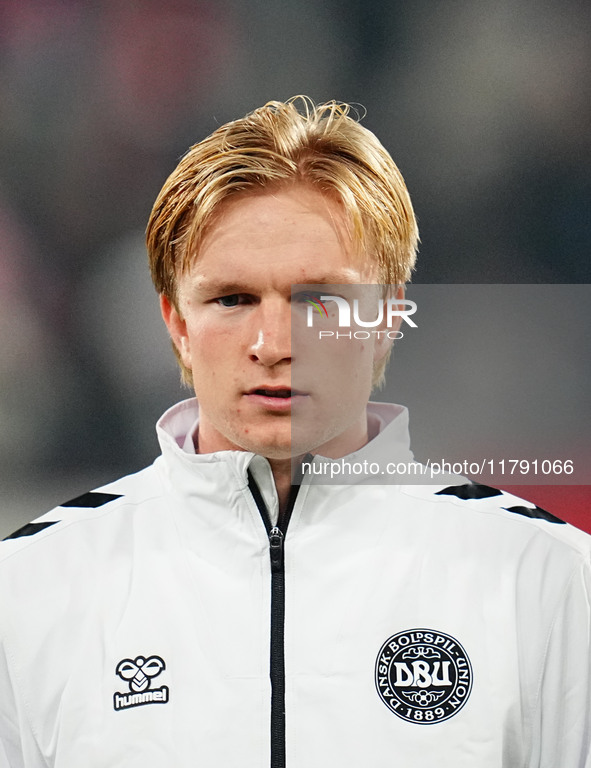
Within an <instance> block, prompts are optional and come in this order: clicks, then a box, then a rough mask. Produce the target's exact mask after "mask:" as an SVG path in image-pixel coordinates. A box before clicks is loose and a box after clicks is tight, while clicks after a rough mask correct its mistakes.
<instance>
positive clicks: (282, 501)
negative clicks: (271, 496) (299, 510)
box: [268, 459, 298, 515]
mask: <svg viewBox="0 0 591 768" xmlns="http://www.w3.org/2000/svg"><path fill="white" fill-rule="evenodd" d="M268 461H269V464H270V465H271V471H272V472H273V480H274V481H275V488H276V489H277V498H278V499H279V514H280V515H281V514H282V513H283V512H285V510H286V509H287V505H288V503H289V496H290V492H291V486H292V482H293V466H294V465H297V463H298V460H296V459H294V460H292V459H268Z"/></svg>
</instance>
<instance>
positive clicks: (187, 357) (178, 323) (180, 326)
mask: <svg viewBox="0 0 591 768" xmlns="http://www.w3.org/2000/svg"><path fill="white" fill-rule="evenodd" d="M160 312H161V313H162V319H163V320H164V322H165V324H166V327H167V328H168V333H169V334H170V338H171V339H172V343H173V344H174V346H175V348H176V350H177V352H178V355H179V357H180V359H181V361H182V362H183V365H184V366H185V368H188V369H189V370H191V347H190V344H189V335H188V333H187V323H186V321H185V320H184V319H183V318H182V316H181V314H180V312H179V311H178V309H177V308H176V307H175V306H174V304H173V303H172V302H171V301H170V299H169V298H168V297H167V296H164V294H160Z"/></svg>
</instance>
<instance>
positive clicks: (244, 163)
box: [146, 96, 418, 383]
mask: <svg viewBox="0 0 591 768" xmlns="http://www.w3.org/2000/svg"><path fill="white" fill-rule="evenodd" d="M351 113H352V108H351V107H350V106H349V105H348V104H342V103H338V102H336V101H329V102H327V103H325V104H319V105H315V104H314V102H313V101H311V99H309V98H307V97H306V96H295V97H294V98H293V99H290V100H289V101H287V102H280V101H270V102H268V103H267V104H265V106H264V107H261V108H259V109H256V110H254V112H251V113H249V114H248V115H246V116H245V117H243V118H240V119H238V120H234V121H232V122H230V123H227V124H226V125H223V126H221V127H220V128H218V129H217V130H216V131H214V133H212V134H211V135H210V136H208V137H207V138H206V139H203V141H200V142H199V143H198V144H195V145H194V146H193V147H191V149H189V151H188V152H187V154H186V155H184V157H183V158H182V159H181V161H180V162H179V164H178V165H177V167H176V168H175V170H174V171H173V172H172V174H171V175H170V176H169V177H168V179H167V180H166V182H165V184H164V186H163V187H162V190H161V191H160V194H159V195H158V197H157V199H156V202H155V203H154V207H153V208H152V213H151V215H150V219H149V222H148V227H147V231H146V242H147V247H148V256H149V260H150V270H151V273H152V280H153V282H154V285H155V287H156V290H157V291H158V293H160V294H164V295H165V296H166V297H167V298H168V299H169V300H170V301H171V302H172V304H173V305H174V306H175V307H176V308H177V310H178V304H177V293H176V280H177V276H178V275H179V274H181V273H182V272H184V271H185V270H187V269H188V267H189V266H190V265H191V263H192V262H193V261H194V260H195V259H197V258H198V254H199V246H200V243H201V241H202V239H203V237H204V234H205V232H206V231H207V228H208V227H209V226H210V225H211V224H212V222H213V220H214V218H215V216H216V215H217V214H218V213H219V211H220V209H221V206H222V205H223V203H224V202H226V201H227V200H228V199H229V198H230V197H232V196H234V195H236V194H238V193H245V192H248V191H260V190H261V189H264V188H266V187H270V186H275V187H276V186H278V185H281V184H288V183H293V182H298V181H300V182H304V183H308V184H311V185H313V186H314V187H315V188H316V189H318V191H320V192H322V193H325V194H330V195H331V197H333V198H336V199H337V200H338V201H339V202H340V203H341V204H342V206H343V210H344V211H345V214H346V216H347V219H348V222H349V226H350V230H351V236H352V239H353V241H354V243H355V244H356V245H357V247H358V248H359V250H360V251H361V252H364V253H365V254H366V255H367V257H368V258H369V259H370V260H372V261H373V262H374V263H375V264H376V266H377V268H378V274H379V279H380V281H381V282H383V283H385V284H402V283H405V282H407V281H408V280H409V279H410V275H411V272H412V269H413V267H414V263H415V259H416V249H417V243H418V230H417V223H416V219H415V215H414V212H413V208H412V204H411V201H410V196H409V194H408V190H407V188H406V185H405V183H404V179H403V178H402V175H401V173H400V171H399V170H398V168H397V166H396V164H395V163H394V161H393V160H392V158H391V157H390V155H389V154H388V152H387V151H386V150H385V149H384V147H383V146H382V145H381V143H380V142H379V141H378V139H377V138H376V136H375V135H374V134H373V133H372V132H371V131H369V130H368V129H367V128H364V127H363V126H362V125H360V123H359V122H358V119H355V118H353V117H352V116H351ZM175 351H176V350H175ZM177 359H179V356H178V354H177ZM179 363H180V359H179ZM385 363H386V361H384V362H383V365H382V366H381V368H382V371H381V372H380V373H379V375H378V376H377V377H376V375H375V374H376V373H377V372H376V371H374V382H375V381H376V380H377V379H380V378H382V376H383V369H384V367H385ZM180 364H181V369H182V373H183V379H184V381H185V382H186V383H190V382H191V372H190V371H188V370H187V369H186V368H185V367H184V366H183V365H182V363H180Z"/></svg>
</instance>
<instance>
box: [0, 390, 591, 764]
mask: <svg viewBox="0 0 591 768" xmlns="http://www.w3.org/2000/svg"><path fill="white" fill-rule="evenodd" d="M387 408H388V407H387V406H380V407H377V410H376V411H375V413H377V417H378V418H379V419H381V420H382V421H383V422H384V421H387V420H388V419H391V423H390V424H389V425H388V426H387V427H386V428H385V429H384V431H383V432H382V433H381V434H380V435H379V436H378V437H377V438H376V440H377V441H381V440H389V441H390V442H391V444H392V446H393V450H394V449H395V450H396V451H398V453H399V454H400V453H401V452H402V453H404V452H405V451H406V453H407V455H410V454H409V453H408V446H407V445H406V441H407V437H406V414H405V412H404V411H403V409H400V408H399V407H391V408H392V409H393V410H392V413H391V414H390V415H389V416H388V415H387ZM195 418H196V404H195V401H186V402H184V403H180V404H179V405H177V406H175V407H174V408H172V409H171V410H170V411H168V412H167V413H166V414H165V415H164V416H163V418H162V419H161V421H160V422H159V425H158V432H159V437H160V442H161V447H162V456H160V457H159V458H158V459H157V460H156V462H155V463H154V464H153V465H152V466H151V467H148V468H147V469H145V470H143V471H142V472H139V473H138V474H135V475H131V476H129V477H125V478H123V479H121V480H118V481H117V482H115V483H112V484H110V485H107V486H104V487H102V488H100V489H98V490H96V491H93V492H91V493H88V494H85V495H83V496H81V497H79V498H77V499H74V500H72V501H70V502H67V503H66V504H64V505H62V506H60V507H58V508H56V509H54V510H53V511H52V512H50V513H48V514H47V515H44V516H43V517H41V518H39V519H38V520H37V521H36V522H34V523H31V524H29V525H28V526H25V527H24V528H22V529H21V530H20V531H17V532H16V533H15V534H13V536H12V537H9V538H8V539H7V540H5V541H4V542H2V543H1V544H0V766H1V768H6V767H7V766H10V768H46V767H48V766H50V767H51V768H197V767H199V768H267V767H268V766H271V768H283V767H284V766H287V768H333V767H334V768H433V767H434V766H437V768H589V766H591V758H590V757H589V743H590V730H591V720H590V690H591V679H590V665H591V656H590V600H589V596H590V589H591V578H590V574H591V571H590V561H589V555H590V541H591V537H588V536H587V535H586V534H584V533H582V532H580V531H577V530H576V529H574V528H572V527H570V526H568V525H565V524H562V523H561V522H560V521H557V520H556V519H555V518H553V517H552V516H551V515H548V514H547V513H545V512H544V511H543V510H540V509H538V508H536V507H534V505H533V504H528V503H527V502H524V501H522V500H520V499H518V498H516V497H515V496H511V495H509V494H506V493H501V492H500V491H496V490H494V489H491V488H487V487H486V486H480V485H475V484H470V483H468V482H467V481H461V480H459V481H458V483H457V484H455V485H454V484H452V485H446V486H416V485H415V486H410V485H408V486H377V485H362V484H359V485H341V486H326V485H317V484H315V483H313V482H310V480H311V478H310V477H307V478H304V481H303V483H302V485H301V487H300V488H299V490H298V492H297V495H295V494H294V495H293V498H292V509H291V510H290V512H288V513H286V514H285V515H282V516H280V517H279V519H276V510H277V498H276V492H275V487H274V484H273V479H272V474H271V471H270V467H269V465H268V463H267V461H266V460H265V459H263V458H261V457H259V456H255V455H253V454H251V453H247V452H238V451H224V452H220V453H215V454H209V455H195V454H194V453H193V452H192V451H191V449H190V447H189V448H187V445H188V443H187V440H186V436H187V433H188V432H189V431H190V429H191V428H192V426H193V425H194V422H195ZM374 442H375V441H372V442H371V443H369V444H368V446H366V447H365V448H364V449H362V450H361V451H359V452H358V453H357V454H355V455H354V456H355V457H357V458H362V457H364V456H365V457H367V456H368V455H371V451H372V450H373V447H372V445H373V443H374Z"/></svg>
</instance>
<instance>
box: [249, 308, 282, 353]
mask: <svg viewBox="0 0 591 768" xmlns="http://www.w3.org/2000/svg"><path fill="white" fill-rule="evenodd" d="M250 334H251V342H250V347H249V355H250V359H251V360H252V361H253V362H257V363H261V365H264V366H266V367H272V366H274V365H278V364H279V363H289V362H291V310H290V305H289V302H288V301H285V300H283V299H281V300H279V299H278V300H275V301H269V302H265V301H262V302H261V304H260V305H259V307H258V309H257V311H256V312H254V313H253V317H252V323H251V329H250Z"/></svg>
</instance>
